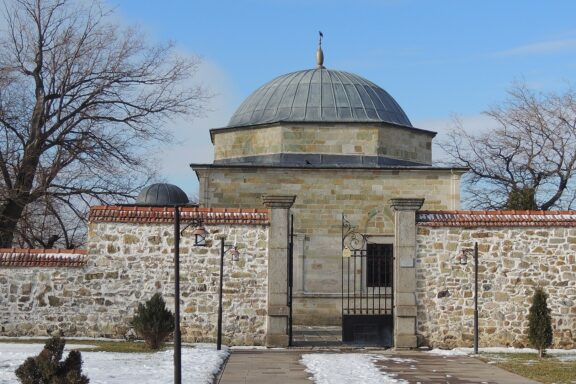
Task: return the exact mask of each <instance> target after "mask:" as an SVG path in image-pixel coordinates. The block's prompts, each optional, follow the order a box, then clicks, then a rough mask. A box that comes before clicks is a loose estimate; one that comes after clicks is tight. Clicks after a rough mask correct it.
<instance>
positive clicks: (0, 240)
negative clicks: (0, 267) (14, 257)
mask: <svg viewBox="0 0 576 384" xmlns="http://www.w3.org/2000/svg"><path fill="white" fill-rule="evenodd" d="M23 211H24V206H23V205H22V204H18V203H16V202H15V201H14V200H13V199H8V200H7V201H6V202H5V203H4V204H2V205H1V206H0V248H11V247H12V241H13V240H14V233H15V232H16V225H17V224H18V221H19V220H20V217H22V212H23Z"/></svg>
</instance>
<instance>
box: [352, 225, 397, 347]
mask: <svg viewBox="0 0 576 384" xmlns="http://www.w3.org/2000/svg"><path fill="white" fill-rule="evenodd" d="M393 250H394V248H393V245H392V244H375V243H370V242H369V241H368V239H367V238H366V237H365V236H364V235H363V234H360V233H358V232H357V231H356V228H355V227H354V226H352V225H351V224H350V223H349V222H348V221H347V220H346V218H345V217H343V218H342V342H343V343H347V344H354V345H362V346H379V347H392V346H393V345H394V338H393V328H394V317H393V315H394V311H393V300H394V297H393V286H392V285H393V281H394V279H393V270H394V269H393V265H394V255H393Z"/></svg>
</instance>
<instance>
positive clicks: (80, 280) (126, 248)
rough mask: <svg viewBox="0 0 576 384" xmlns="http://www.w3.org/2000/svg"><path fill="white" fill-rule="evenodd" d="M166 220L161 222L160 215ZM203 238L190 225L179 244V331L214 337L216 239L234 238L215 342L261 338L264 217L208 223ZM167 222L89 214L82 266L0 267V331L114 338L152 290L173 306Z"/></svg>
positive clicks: (264, 289)
mask: <svg viewBox="0 0 576 384" xmlns="http://www.w3.org/2000/svg"><path fill="white" fill-rule="evenodd" d="M168 221H170V220H168ZM206 228H207V230H208V231H209V233H210V236H209V238H208V243H209V246H207V247H195V246H193V237H192V236H191V235H190V232H191V230H187V231H185V232H184V235H183V237H182V239H181V248H180V280H181V281H180V291H181V305H180V308H181V325H182V338H183V340H185V341H214V340H215V338H216V319H217V308H218V283H219V265H220V241H219V240H217V239H216V237H217V236H218V235H222V234H224V235H226V236H227V239H226V244H235V245H237V246H238V249H239V251H240V257H239V260H238V261H233V260H232V257H231V255H229V254H227V255H226V257H225V264H224V265H225V266H224V290H223V295H224V296H223V341H224V343H226V344H230V345H235V344H244V345H246V344H248V345H261V344H263V342H264V336H265V330H266V314H267V313H266V303H267V299H266V294H267V243H268V227H267V226H265V225H235V224H226V225H208V226H206ZM173 234H174V232H173V226H172V225H171V224H159V223H148V224H146V223H142V222H140V223H110V222H108V223H107V222H97V223H91V224H90V226H89V241H88V244H89V249H88V254H87V256H86V259H85V261H86V263H85V265H84V266H82V267H76V268H72V267H65V266H64V267H63V266H59V267H57V268H54V267H55V266H56V265H54V266H51V265H50V266H48V265H47V264H46V263H44V264H40V263H36V264H35V266H34V263H29V264H28V266H22V265H15V264H12V265H7V264H2V266H0V300H1V301H0V326H1V333H0V334H2V335H5V336H21V335H28V336H30V335H41V336H45V335H47V334H48V333H49V332H51V331H54V330H56V329H60V330H62V331H63V332H64V334H65V335H69V336H93V337H99V336H104V337H114V338H119V337H123V336H124V334H125V333H126V331H127V330H128V329H129V328H130V325H129V323H130V320H131V318H132V317H133V315H134V311H135V309H136V307H137V305H138V303H140V302H143V301H145V300H147V299H149V298H150V297H151V296H152V295H153V294H154V293H156V292H161V293H162V295H163V297H164V299H165V300H166V302H167V304H168V306H169V307H170V308H172V309H173V306H174V294H173V293H174V273H173V271H174V259H173V248H174V247H173V246H174V237H173Z"/></svg>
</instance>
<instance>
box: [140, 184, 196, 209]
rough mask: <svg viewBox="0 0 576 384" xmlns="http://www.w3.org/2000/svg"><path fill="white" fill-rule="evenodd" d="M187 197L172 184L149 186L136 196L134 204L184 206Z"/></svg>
mask: <svg viewBox="0 0 576 384" xmlns="http://www.w3.org/2000/svg"><path fill="white" fill-rule="evenodd" d="M188 203H189V200H188V196H186V193H184V191H183V190H181V189H180V188H179V187H177V186H175V185H173V184H167V183H158V184H151V185H149V186H147V187H145V188H144V189H142V191H140V193H139V194H138V197H137V198H136V204H139V205H185V204H188Z"/></svg>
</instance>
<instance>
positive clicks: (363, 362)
mask: <svg viewBox="0 0 576 384" xmlns="http://www.w3.org/2000/svg"><path fill="white" fill-rule="evenodd" d="M377 360H383V361H392V362H395V363H398V364H399V363H410V362H412V360H411V359H400V358H386V357H383V356H378V355H371V354H360V353H341V354H340V353H318V354H306V355H302V360H300V363H301V364H303V365H305V366H306V367H307V369H306V372H309V373H311V374H312V375H313V380H314V382H315V383H316V384H355V383H363V384H393V383H398V384H400V383H402V384H407V383H408V382H407V381H405V380H401V379H396V378H394V375H392V374H388V373H385V372H381V371H380V370H379V369H378V368H377V367H376V366H375V365H374V361H377Z"/></svg>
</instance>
